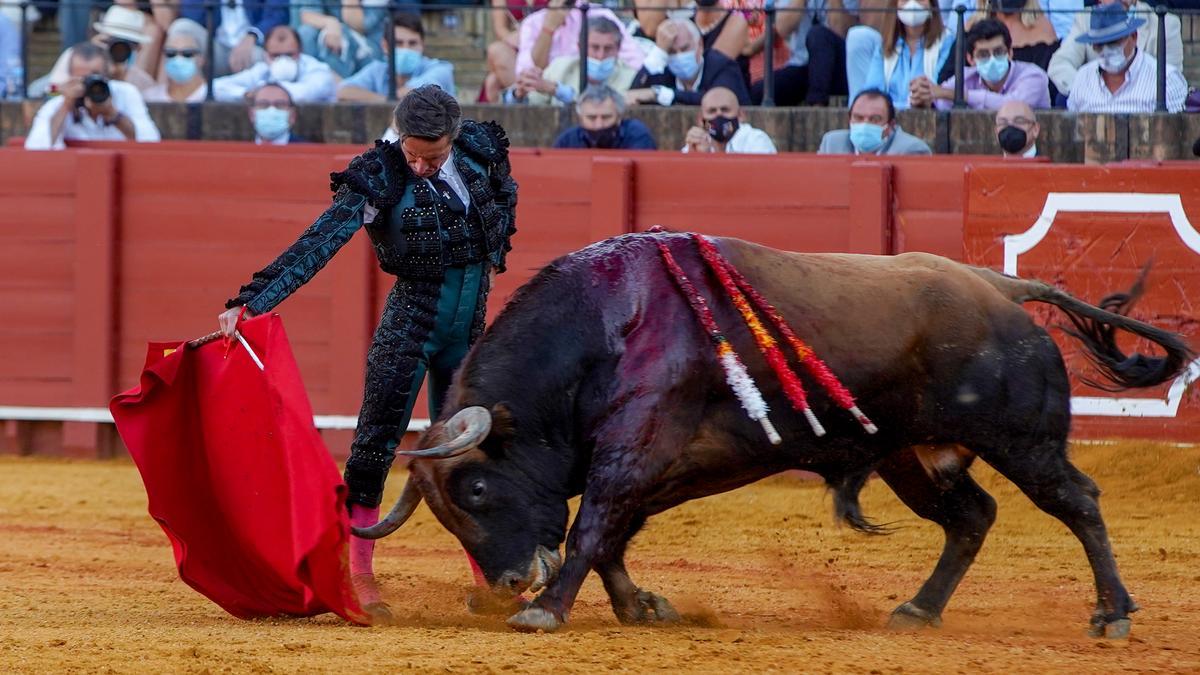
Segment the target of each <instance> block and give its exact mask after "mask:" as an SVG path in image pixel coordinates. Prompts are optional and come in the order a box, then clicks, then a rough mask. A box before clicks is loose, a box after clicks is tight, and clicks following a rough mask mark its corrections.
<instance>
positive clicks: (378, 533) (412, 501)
mask: <svg viewBox="0 0 1200 675" xmlns="http://www.w3.org/2000/svg"><path fill="white" fill-rule="evenodd" d="M420 503H421V491H420V490H418V489H417V483H416V481H414V480H413V478H412V476H411V475H410V476H409V477H408V482H406V483H405V484H404V491H403V492H401V493H400V498H399V499H397V500H396V505H395V506H393V507H392V510H391V511H390V512H389V513H388V514H387V516H385V517H384V519H383V520H381V521H379V522H378V523H375V524H374V525H372V526H370V527H352V528H350V531H351V532H353V533H354V536H356V537H358V538H360V539H380V538H383V537H386V536H388V535H389V534H391V533H393V532H395V531H396V530H398V529H400V526H401V525H403V524H404V523H405V521H407V520H408V519H409V517H410V516H412V514H413V511H416V510H417V505H418V504H420Z"/></svg>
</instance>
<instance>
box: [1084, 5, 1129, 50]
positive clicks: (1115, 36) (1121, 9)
mask: <svg viewBox="0 0 1200 675" xmlns="http://www.w3.org/2000/svg"><path fill="white" fill-rule="evenodd" d="M1145 23H1146V20H1145V19H1139V18H1137V17H1136V16H1134V15H1133V13H1132V12H1130V11H1128V10H1126V9H1125V6H1124V5H1122V4H1121V3H1120V2H1111V3H1108V4H1106V5H1098V6H1097V7H1095V8H1094V9H1093V10H1092V23H1091V25H1090V26H1089V27H1088V32H1086V33H1084V34H1083V35H1080V36H1079V37H1077V38H1075V39H1076V40H1077V41H1078V42H1082V43H1083V44H1085V45H1102V44H1107V43H1109V42H1116V41H1117V40H1120V39H1121V38H1123V37H1125V36H1127V35H1131V34H1133V33H1134V32H1135V31H1137V29H1138V28H1141V27H1142V26H1143V25H1145Z"/></svg>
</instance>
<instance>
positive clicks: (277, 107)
mask: <svg viewBox="0 0 1200 675" xmlns="http://www.w3.org/2000/svg"><path fill="white" fill-rule="evenodd" d="M250 123H251V124H253V125H254V143H255V144H256V145H289V144H291V143H308V139H306V138H303V137H302V136H298V135H296V134H294V133H292V129H293V128H294V127H295V126H296V106H295V105H294V104H293V103H292V95H291V94H289V93H288V90H287V89H284V88H283V87H281V86H279V85H278V84H264V85H263V86H261V87H259V88H258V89H256V90H255V92H254V94H253V95H252V96H251V97H250Z"/></svg>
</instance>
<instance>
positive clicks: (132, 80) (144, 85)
mask: <svg viewBox="0 0 1200 675" xmlns="http://www.w3.org/2000/svg"><path fill="white" fill-rule="evenodd" d="M92 27H93V28H95V29H96V34H95V35H93V36H92V38H91V43H92V44H94V45H97V46H98V47H101V48H102V49H105V50H107V51H108V54H109V62H110V64H111V65H110V70H109V77H111V78H112V79H114V80H121V81H122V82H128V83H129V84H132V85H133V86H135V87H137V88H138V91H146V90H148V89H151V88H153V87H154V86H155V85H156V84H157V82H155V80H154V78H153V77H152V76H151V75H150V73H148V72H146V70H144V69H143V68H141V67H140V66H139V65H137V62H138V56H139V54H140V53H141V51H142V47H143V46H145V45H148V44H150V43H151V42H152V38H150V37H148V36H147V35H146V34H145V33H144V32H143V31H144V29H145V27H146V15H145V14H142V13H141V12H139V11H137V10H136V9H130V8H128V7H122V6H120V5H113V6H112V7H109V8H108V11H107V12H105V13H104V16H103V18H101V19H100V21H99V22H97V23H94V24H92ZM72 49H73V47H68V48H67V49H66V50H65V51H63V53H62V54H61V55H59V57H58V60H57V61H56V62H55V63H54V67H53V68H51V69H50V74H49V75H47V76H45V77H43V78H41V79H39V80H38V81H37V82H34V83H32V84H30V85H29V95H30V98H40V97H42V96H44V95H45V94H46V92H47V89H53V88H57V87H60V86H62V85H63V84H65V83H66V82H67V80H69V79H71V75H70V73H69V64H70V62H71V50H72ZM155 58H156V59H157V56H156V57H155Z"/></svg>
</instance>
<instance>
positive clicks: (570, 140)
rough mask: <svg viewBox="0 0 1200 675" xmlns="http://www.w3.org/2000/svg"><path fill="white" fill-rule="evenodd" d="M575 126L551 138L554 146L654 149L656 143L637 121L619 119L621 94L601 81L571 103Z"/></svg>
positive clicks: (622, 106) (623, 109) (620, 114)
mask: <svg viewBox="0 0 1200 675" xmlns="http://www.w3.org/2000/svg"><path fill="white" fill-rule="evenodd" d="M575 114H576V115H577V116H578V117H579V126H574V127H571V128H570V129H567V130H566V131H564V132H562V133H561V134H559V136H558V138H557V139H555V140H554V147H556V148H598V149H614V150H657V149H658V144H657V143H655V142H654V137H653V136H651V135H650V130H649V129H648V128H646V125H645V124H643V123H642V122H641V120H631V119H623V117H624V114H625V96H624V95H623V94H622V93H621V92H618V91H617V90H615V89H613V88H612V87H609V86H608V85H604V84H597V85H591V86H589V87H588V88H587V89H585V90H583V94H582V95H581V96H580V97H579V103H578V104H577V105H576V106H575Z"/></svg>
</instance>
